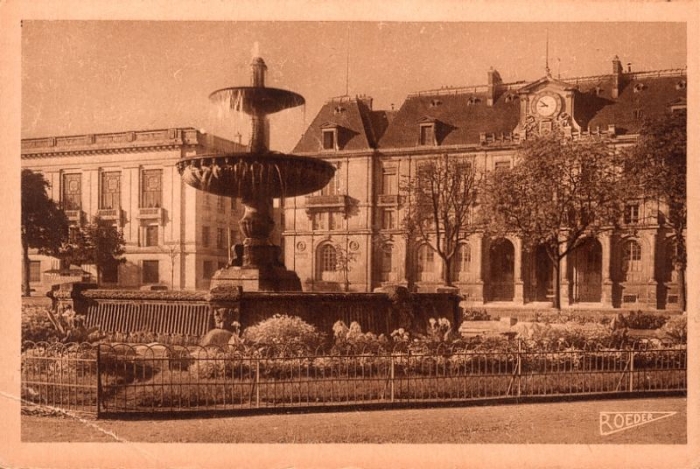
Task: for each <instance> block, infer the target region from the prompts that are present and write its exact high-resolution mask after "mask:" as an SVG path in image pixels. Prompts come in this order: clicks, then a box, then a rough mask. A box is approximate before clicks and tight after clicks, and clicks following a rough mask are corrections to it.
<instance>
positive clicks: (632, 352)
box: [630, 349, 634, 392]
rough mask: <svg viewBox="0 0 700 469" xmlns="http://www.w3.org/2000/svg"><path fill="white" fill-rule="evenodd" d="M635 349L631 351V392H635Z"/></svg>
mask: <svg viewBox="0 0 700 469" xmlns="http://www.w3.org/2000/svg"><path fill="white" fill-rule="evenodd" d="M633 386H634V349H632V350H630V392H632V391H634V387H633Z"/></svg>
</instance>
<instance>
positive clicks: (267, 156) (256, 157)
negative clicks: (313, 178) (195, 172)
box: [175, 150, 335, 170]
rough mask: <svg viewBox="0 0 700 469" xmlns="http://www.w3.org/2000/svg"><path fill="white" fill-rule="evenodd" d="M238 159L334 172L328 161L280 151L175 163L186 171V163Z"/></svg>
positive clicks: (200, 156) (191, 158) (206, 156)
mask: <svg viewBox="0 0 700 469" xmlns="http://www.w3.org/2000/svg"><path fill="white" fill-rule="evenodd" d="M227 158H229V159H231V158H233V159H237V160H240V161H241V162H247V163H261V164H270V163H283V164H285V163H286V164H288V163H291V164H296V163H301V162H304V163H310V164H312V165H316V166H319V167H324V168H327V169H329V170H334V169H335V168H334V166H333V164H331V163H329V162H328V161H325V160H321V159H319V158H316V157H313V156H306V155H296V154H293V153H282V152H279V151H271V150H269V151H266V152H265V153H250V152H231V153H226V152H223V153H222V152H216V153H200V154H197V155H192V156H185V157H183V158H180V159H179V160H178V161H177V163H175V164H176V165H177V166H178V168H179V169H184V167H185V164H186V163H191V162H195V161H201V160H207V159H208V160H225V159H227ZM228 164H235V163H228Z"/></svg>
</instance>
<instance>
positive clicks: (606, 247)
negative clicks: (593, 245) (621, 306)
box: [598, 233, 612, 307]
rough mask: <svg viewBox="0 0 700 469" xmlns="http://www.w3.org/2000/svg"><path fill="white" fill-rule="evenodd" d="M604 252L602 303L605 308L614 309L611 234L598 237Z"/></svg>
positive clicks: (602, 234) (602, 262) (602, 263)
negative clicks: (611, 274) (611, 273)
mask: <svg viewBox="0 0 700 469" xmlns="http://www.w3.org/2000/svg"><path fill="white" fill-rule="evenodd" d="M598 240H599V241H600V246H601V248H602V249H601V251H602V261H601V275H602V279H601V280H602V291H601V297H600V301H601V303H602V304H603V307H612V280H611V279H610V271H611V268H612V264H611V259H612V256H611V255H610V253H611V252H610V251H611V250H610V245H611V242H612V238H611V236H610V233H601V234H600V235H599V236H598Z"/></svg>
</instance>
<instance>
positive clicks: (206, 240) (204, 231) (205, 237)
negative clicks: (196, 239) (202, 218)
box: [202, 226, 211, 248]
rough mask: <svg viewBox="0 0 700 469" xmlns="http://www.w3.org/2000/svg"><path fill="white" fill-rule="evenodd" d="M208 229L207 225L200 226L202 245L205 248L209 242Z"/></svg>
mask: <svg viewBox="0 0 700 469" xmlns="http://www.w3.org/2000/svg"><path fill="white" fill-rule="evenodd" d="M210 236H211V235H210V229H209V227H208V226H203V227H202V246H204V247H205V248H207V247H209V243H210V242H211V238H210Z"/></svg>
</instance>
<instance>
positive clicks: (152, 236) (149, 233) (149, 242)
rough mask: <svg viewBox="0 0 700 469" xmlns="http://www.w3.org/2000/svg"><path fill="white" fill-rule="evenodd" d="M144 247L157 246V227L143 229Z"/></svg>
mask: <svg viewBox="0 0 700 469" xmlns="http://www.w3.org/2000/svg"><path fill="white" fill-rule="evenodd" d="M144 235H145V236H144V238H145V241H146V242H145V245H146V246H158V225H148V226H147V227H146V228H145V229H144Z"/></svg>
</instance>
